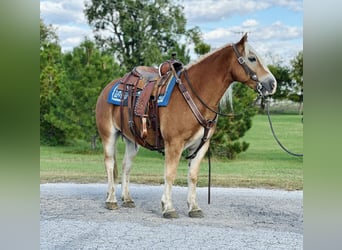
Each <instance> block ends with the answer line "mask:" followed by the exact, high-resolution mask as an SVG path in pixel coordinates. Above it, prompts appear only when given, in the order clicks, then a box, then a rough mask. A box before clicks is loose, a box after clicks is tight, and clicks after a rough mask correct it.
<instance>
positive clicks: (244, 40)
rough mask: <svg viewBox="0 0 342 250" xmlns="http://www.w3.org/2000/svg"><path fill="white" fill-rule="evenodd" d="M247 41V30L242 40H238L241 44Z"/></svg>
mask: <svg viewBox="0 0 342 250" xmlns="http://www.w3.org/2000/svg"><path fill="white" fill-rule="evenodd" d="M245 42H247V32H246V33H245V34H244V35H243V37H242V38H241V40H240V41H239V42H238V43H239V44H245Z"/></svg>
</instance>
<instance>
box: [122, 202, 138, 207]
mask: <svg viewBox="0 0 342 250" xmlns="http://www.w3.org/2000/svg"><path fill="white" fill-rule="evenodd" d="M122 206H123V207H129V208H134V207H135V204H134V201H124V202H123V203H122Z"/></svg>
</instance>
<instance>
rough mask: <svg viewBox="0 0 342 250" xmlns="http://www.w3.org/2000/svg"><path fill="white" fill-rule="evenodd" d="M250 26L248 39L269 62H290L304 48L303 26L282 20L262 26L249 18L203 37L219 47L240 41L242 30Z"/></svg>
mask: <svg viewBox="0 0 342 250" xmlns="http://www.w3.org/2000/svg"><path fill="white" fill-rule="evenodd" d="M246 27H248V28H249V35H248V40H249V42H250V44H251V45H252V46H253V47H254V48H255V49H256V51H258V53H259V54H260V55H261V56H262V57H265V61H266V63H267V64H273V63H275V62H281V63H284V64H289V62H290V60H291V59H292V58H293V57H294V56H296V54H297V53H298V52H299V51H300V50H302V49H303V44H302V43H301V42H300V40H301V39H302V37H303V28H302V27H298V26H289V25H286V24H284V23H282V22H279V21H278V22H275V23H273V24H271V25H267V26H262V25H260V24H259V23H258V21H256V20H252V19H247V20H245V21H244V22H242V24H241V25H238V26H231V27H227V28H217V29H214V30H211V31H209V32H205V33H204V34H203V39H204V41H205V42H206V43H208V44H210V45H211V46H212V48H213V49H214V48H219V47H221V46H223V45H225V44H227V43H230V42H238V41H239V39H240V38H241V36H242V34H241V32H240V31H241V30H246Z"/></svg>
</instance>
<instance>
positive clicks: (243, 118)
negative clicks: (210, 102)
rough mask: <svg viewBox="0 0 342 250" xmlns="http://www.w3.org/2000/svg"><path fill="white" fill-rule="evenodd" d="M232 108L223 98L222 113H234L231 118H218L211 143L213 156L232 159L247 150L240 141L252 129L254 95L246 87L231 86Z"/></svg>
mask: <svg viewBox="0 0 342 250" xmlns="http://www.w3.org/2000/svg"><path fill="white" fill-rule="evenodd" d="M233 93H234V95H233V107H234V112H233V110H232V107H231V105H230V104H229V101H228V100H227V99H225V98H223V101H222V105H221V111H222V112H224V113H234V114H235V115H234V116H233V117H224V116H219V119H218V123H217V129H216V132H215V133H214V135H213V137H212V140H211V143H212V151H213V153H214V154H216V155H218V156H221V157H227V158H228V159H234V158H235V157H236V156H237V155H238V154H239V153H241V152H243V151H246V150H247V149H248V146H249V143H247V142H245V141H241V140H240V138H241V137H243V136H244V135H245V133H246V131H248V130H249V129H250V128H251V127H252V117H253V116H254V115H255V114H256V109H255V108H254V107H253V106H252V103H253V101H254V99H255V98H256V93H255V92H254V91H253V90H251V89H250V88H248V87H247V86H245V85H243V84H241V83H237V84H234V85H233Z"/></svg>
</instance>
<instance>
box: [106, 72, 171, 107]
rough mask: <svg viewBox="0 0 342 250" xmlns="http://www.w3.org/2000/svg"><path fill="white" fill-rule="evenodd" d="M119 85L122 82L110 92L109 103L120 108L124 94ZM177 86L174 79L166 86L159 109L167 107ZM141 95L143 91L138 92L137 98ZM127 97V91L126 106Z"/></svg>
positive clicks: (125, 103) (159, 100)
mask: <svg viewBox="0 0 342 250" xmlns="http://www.w3.org/2000/svg"><path fill="white" fill-rule="evenodd" d="M119 84H120V82H117V83H115V84H114V85H113V87H112V89H111V90H110V91H109V94H108V98H107V102H108V103H111V104H114V105H117V106H120V103H121V99H122V98H121V97H122V94H123V93H122V92H124V91H123V90H121V89H119V88H118V87H119ZM175 84H176V78H175V77H172V79H171V81H170V82H169V84H168V85H167V86H166V89H165V93H164V94H161V95H159V96H158V106H159V107H165V106H167V105H168V104H169V101H170V97H171V93H172V91H173V88H174V87H175ZM140 94H141V90H138V91H137V96H138V97H139V96H140ZM127 96H128V92H126V91H125V93H124V106H127Z"/></svg>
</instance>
